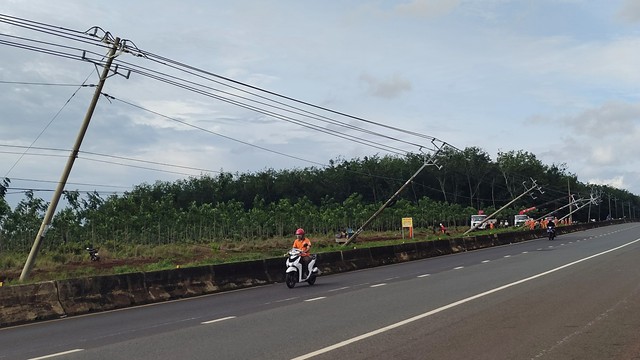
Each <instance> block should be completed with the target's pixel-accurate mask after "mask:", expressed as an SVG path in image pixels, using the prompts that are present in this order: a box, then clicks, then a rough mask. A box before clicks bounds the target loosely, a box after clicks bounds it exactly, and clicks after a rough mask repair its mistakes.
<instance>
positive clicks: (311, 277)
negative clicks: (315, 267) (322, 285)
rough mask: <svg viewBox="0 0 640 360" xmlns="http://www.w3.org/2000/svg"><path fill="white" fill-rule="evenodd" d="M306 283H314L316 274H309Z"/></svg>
mask: <svg viewBox="0 0 640 360" xmlns="http://www.w3.org/2000/svg"><path fill="white" fill-rule="evenodd" d="M307 283H308V284H309V285H313V284H315V283H316V276H315V275H314V274H312V275H311V276H309V280H307Z"/></svg>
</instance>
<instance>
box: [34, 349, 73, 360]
mask: <svg viewBox="0 0 640 360" xmlns="http://www.w3.org/2000/svg"><path fill="white" fill-rule="evenodd" d="M83 350H84V349H73V350H69V351H63V352H59V353H55V354H51V355H45V356H40V357H36V358H31V359H29V360H40V359H49V358H52V357H56V356H62V355H67V354H73V353H75V352H78V351H83Z"/></svg>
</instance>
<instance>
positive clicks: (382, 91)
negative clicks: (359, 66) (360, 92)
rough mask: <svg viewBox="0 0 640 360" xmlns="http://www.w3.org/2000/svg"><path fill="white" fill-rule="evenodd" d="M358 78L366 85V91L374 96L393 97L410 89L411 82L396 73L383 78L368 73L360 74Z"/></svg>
mask: <svg viewBox="0 0 640 360" xmlns="http://www.w3.org/2000/svg"><path fill="white" fill-rule="evenodd" d="M360 80H361V81H362V82H363V83H365V84H366V85H367V88H368V90H367V92H368V93H370V94H372V95H373V96H376V97H382V98H395V97H397V96H400V94H402V93H403V92H407V91H410V90H411V82H410V81H409V80H407V79H404V78H402V76H400V75H398V74H394V75H392V76H391V77H389V78H387V79H383V80H380V79H377V78H376V77H375V76H372V75H369V74H362V75H361V76H360Z"/></svg>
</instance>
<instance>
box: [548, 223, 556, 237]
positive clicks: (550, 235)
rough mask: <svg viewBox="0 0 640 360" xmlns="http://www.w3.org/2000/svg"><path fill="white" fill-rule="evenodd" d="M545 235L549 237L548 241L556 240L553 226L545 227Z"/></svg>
mask: <svg viewBox="0 0 640 360" xmlns="http://www.w3.org/2000/svg"><path fill="white" fill-rule="evenodd" d="M547 235H549V241H551V240H553V239H555V238H556V228H555V227H553V226H547Z"/></svg>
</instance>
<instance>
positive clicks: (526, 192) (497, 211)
mask: <svg viewBox="0 0 640 360" xmlns="http://www.w3.org/2000/svg"><path fill="white" fill-rule="evenodd" d="M531 181H532V182H533V186H531V188H529V189H527V188H526V185H525V192H523V193H522V194H520V195H518V196H517V197H516V198H514V199H513V200H511V201H509V202H508V203H507V204H506V205H504V206H503V207H501V208H500V209H498V210H496V211H495V212H494V213H493V214H491V215H489V216H487V217H486V218H484V220H482V221H481V222H479V223H477V224H475V225H474V226H472V227H471V228H470V229H469V230H467V231H465V232H464V233H463V234H462V235H467V234H468V233H470V232H472V231H473V230H475V229H477V228H478V227H479V226H480V225H482V224H484V223H486V222H487V221H489V219H491V218H493V216H494V215H496V214H497V213H499V212H500V211H502V210H504V209H506V208H507V207H509V206H510V205H511V204H513V203H514V202H516V201H517V200H518V199H520V198H521V197H523V196H525V195H527V194H528V193H530V192H531V191H533V190H536V189H537V190H538V191H540V192H541V193H542V189H541V188H540V186H538V185H536V181H535V180H533V179H531ZM523 185H524V183H523Z"/></svg>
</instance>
